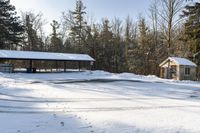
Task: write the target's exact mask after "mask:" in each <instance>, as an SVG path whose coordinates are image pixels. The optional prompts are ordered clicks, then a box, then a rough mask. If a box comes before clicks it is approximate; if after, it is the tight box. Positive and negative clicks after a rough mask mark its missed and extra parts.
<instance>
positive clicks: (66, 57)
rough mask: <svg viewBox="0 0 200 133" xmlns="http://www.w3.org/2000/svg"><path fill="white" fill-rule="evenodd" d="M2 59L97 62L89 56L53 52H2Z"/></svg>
mask: <svg viewBox="0 0 200 133" xmlns="http://www.w3.org/2000/svg"><path fill="white" fill-rule="evenodd" d="M0 58H1V59H24V60H30V59H31V60H58V61H95V60H94V59H93V58H92V57H90V56H89V55H87V54H68V53H52V52H34V51H16V50H0Z"/></svg>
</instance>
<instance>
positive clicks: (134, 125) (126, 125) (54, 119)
mask: <svg viewBox="0 0 200 133" xmlns="http://www.w3.org/2000/svg"><path fill="white" fill-rule="evenodd" d="M199 125H200V83H199V82H193V81H174V80H165V79H159V78H157V77H155V76H146V77H145V76H140V75H134V74H129V73H123V74H112V73H108V72H103V71H94V72H92V73H91V72H89V71H88V72H71V73H70V72H69V73H49V74H48V73H46V74H25V73H24V74H23V73H17V74H2V73H0V132H1V133H199V132H200V126H199Z"/></svg>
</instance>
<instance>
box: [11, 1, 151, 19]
mask: <svg viewBox="0 0 200 133" xmlns="http://www.w3.org/2000/svg"><path fill="white" fill-rule="evenodd" d="M150 1H151V0H83V3H84V5H85V6H86V7H87V9H86V11H87V13H88V15H89V16H93V17H94V18H95V20H96V21H100V20H101V19H102V18H104V17H107V18H114V17H119V18H121V19H125V18H126V16H128V15H130V16H131V17H132V18H133V19H137V17H138V16H139V14H140V13H141V14H142V15H143V16H147V11H148V7H149V4H150ZM75 2H76V0H11V4H13V5H15V7H16V8H17V11H30V10H33V11H35V12H36V13H37V12H39V11H41V12H42V13H43V14H44V18H46V20H47V21H48V22H51V21H52V20H53V19H56V20H58V21H59V18H60V17H61V12H63V11H67V10H69V9H70V10H73V9H74V8H75Z"/></svg>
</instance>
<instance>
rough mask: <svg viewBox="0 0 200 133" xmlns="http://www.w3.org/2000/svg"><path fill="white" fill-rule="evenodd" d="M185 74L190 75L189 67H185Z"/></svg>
mask: <svg viewBox="0 0 200 133" xmlns="http://www.w3.org/2000/svg"><path fill="white" fill-rule="evenodd" d="M185 75H190V68H189V67H186V68H185Z"/></svg>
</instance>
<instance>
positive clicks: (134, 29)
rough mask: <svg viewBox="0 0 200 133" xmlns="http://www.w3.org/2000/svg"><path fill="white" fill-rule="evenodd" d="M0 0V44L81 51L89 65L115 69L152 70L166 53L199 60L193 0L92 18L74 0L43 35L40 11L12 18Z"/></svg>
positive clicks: (5, 0) (166, 0) (199, 22)
mask: <svg viewBox="0 0 200 133" xmlns="http://www.w3.org/2000/svg"><path fill="white" fill-rule="evenodd" d="M136 4H137V3H136ZM0 5H1V6H0V48H1V49H19V50H31V51H51V52H64V53H86V54H89V55H91V56H92V57H93V58H95V59H96V62H95V64H94V69H98V70H106V71H110V72H117V73H118V72H133V73H136V74H145V75H147V74H155V75H158V74H159V63H161V62H162V61H163V60H164V59H165V58H167V57H168V56H180V57H186V58H191V59H192V60H193V61H194V62H196V63H197V64H198V65H200V54H198V52H199V51H200V19H199V18H200V3H198V2H196V3H195V2H191V1H189V2H188V1H185V0H152V3H151V5H150V7H149V9H148V16H149V17H148V18H145V17H143V16H142V15H139V17H138V19H137V20H133V19H132V18H131V17H130V16H127V18H126V19H125V20H122V19H120V18H118V17H116V18H114V19H112V20H109V19H108V18H103V19H102V21H101V22H100V23H96V22H94V21H93V18H92V17H88V16H87V12H86V7H85V6H84V4H83V2H82V1H81V0H77V1H76V5H75V9H74V10H72V11H71V10H69V11H68V12H64V13H63V14H62V19H61V21H58V20H53V21H52V22H51V28H52V33H51V34H50V35H48V36H46V35H45V33H44V30H43V28H44V25H45V24H46V22H45V20H44V19H43V16H42V14H41V13H34V12H22V13H21V17H18V16H17V15H16V12H15V8H14V6H12V5H10V3H9V0H0ZM122 10H123V9H122ZM199 53H200V52H199Z"/></svg>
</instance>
